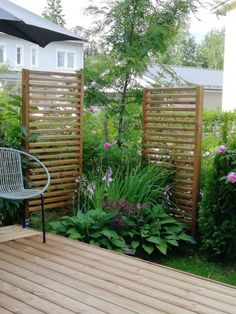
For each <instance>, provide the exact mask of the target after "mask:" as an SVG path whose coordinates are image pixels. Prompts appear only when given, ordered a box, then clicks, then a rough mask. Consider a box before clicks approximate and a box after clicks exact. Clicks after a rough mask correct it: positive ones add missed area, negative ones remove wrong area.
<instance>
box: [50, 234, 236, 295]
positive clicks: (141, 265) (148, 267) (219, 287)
mask: <svg viewBox="0 0 236 314" xmlns="http://www.w3.org/2000/svg"><path fill="white" fill-rule="evenodd" d="M49 239H51V240H54V241H56V242H57V243H61V244H65V247H64V250H65V251H66V250H67V249H68V248H69V247H72V248H76V249H77V250H78V254H80V252H81V251H86V252H87V253H90V258H92V256H94V259H95V260H97V259H98V258H100V257H101V259H102V258H103V261H104V262H105V261H107V260H108V259H109V261H110V262H109V263H110V264H112V265H114V266H115V267H118V266H119V267H125V268H126V267H128V266H134V267H136V268H138V269H137V271H138V273H139V274H141V275H142V274H143V273H144V272H145V271H148V272H150V276H151V277H150V278H153V275H155V274H158V275H163V276H165V277H168V278H169V279H176V280H179V281H180V282H183V284H184V285H186V284H187V283H189V284H193V285H195V286H196V287H203V288H206V289H209V290H213V291H217V292H219V293H223V294H225V295H231V296H232V297H235V298H236V288H234V287H233V286H230V285H227V284H224V283H219V282H216V281H214V280H211V279H207V278H202V277H200V276H197V275H193V274H191V275H190V274H188V273H186V272H183V271H179V270H174V269H172V268H169V267H166V266H162V265H157V264H154V263H151V262H147V261H143V260H141V259H138V258H133V257H128V258H127V256H125V255H123V254H119V253H115V252H111V251H109V250H105V249H101V248H99V247H96V246H92V245H89V244H86V243H82V242H79V241H68V239H67V238H64V237H60V236H56V235H54V234H48V240H49ZM114 263H116V264H114Z"/></svg>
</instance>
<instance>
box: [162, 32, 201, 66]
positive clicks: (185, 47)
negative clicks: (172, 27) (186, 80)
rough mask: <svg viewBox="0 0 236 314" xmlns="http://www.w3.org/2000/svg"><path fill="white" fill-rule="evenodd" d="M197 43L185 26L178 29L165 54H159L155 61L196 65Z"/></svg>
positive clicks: (197, 63) (197, 62)
mask: <svg viewBox="0 0 236 314" xmlns="http://www.w3.org/2000/svg"><path fill="white" fill-rule="evenodd" d="M197 54H198V44H197V43H196V40H195V38H194V37H193V36H192V35H191V34H190V32H189V30H188V29H186V28H182V29H180V31H179V33H178V35H177V36H176V38H175V40H174V41H173V44H172V45H170V47H168V49H167V51H166V53H165V54H163V55H160V56H159V57H158V58H157V60H156V62H157V63H159V64H170V65H184V66H198V65H199V61H198V59H197Z"/></svg>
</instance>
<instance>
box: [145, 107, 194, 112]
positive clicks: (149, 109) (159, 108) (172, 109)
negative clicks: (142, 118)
mask: <svg viewBox="0 0 236 314" xmlns="http://www.w3.org/2000/svg"><path fill="white" fill-rule="evenodd" d="M148 111H183V112H184V111H195V108H194V107H192V108H176V107H167V108H165V107H151V108H150V107H149V108H147V109H146V112H148Z"/></svg>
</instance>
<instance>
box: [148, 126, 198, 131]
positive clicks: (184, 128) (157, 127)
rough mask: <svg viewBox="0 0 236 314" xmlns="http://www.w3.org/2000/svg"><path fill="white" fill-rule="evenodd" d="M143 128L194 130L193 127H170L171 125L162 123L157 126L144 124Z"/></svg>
mask: <svg viewBox="0 0 236 314" xmlns="http://www.w3.org/2000/svg"><path fill="white" fill-rule="evenodd" d="M145 129H148V130H150V129H151V130H161V131H162V130H166V131H188V132H194V131H195V128H186V127H171V126H163V125H158V126H154V125H152V126H150V125H146V126H145Z"/></svg>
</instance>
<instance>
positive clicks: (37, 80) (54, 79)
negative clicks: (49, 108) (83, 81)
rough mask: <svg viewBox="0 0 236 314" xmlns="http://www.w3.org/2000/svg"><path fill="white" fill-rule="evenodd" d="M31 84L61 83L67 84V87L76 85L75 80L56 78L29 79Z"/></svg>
mask: <svg viewBox="0 0 236 314" xmlns="http://www.w3.org/2000/svg"><path fill="white" fill-rule="evenodd" d="M30 80H31V82H63V83H67V84H68V86H69V84H70V83H78V80H76V79H67V78H57V77H48V76H45V77H31V78H30Z"/></svg>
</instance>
